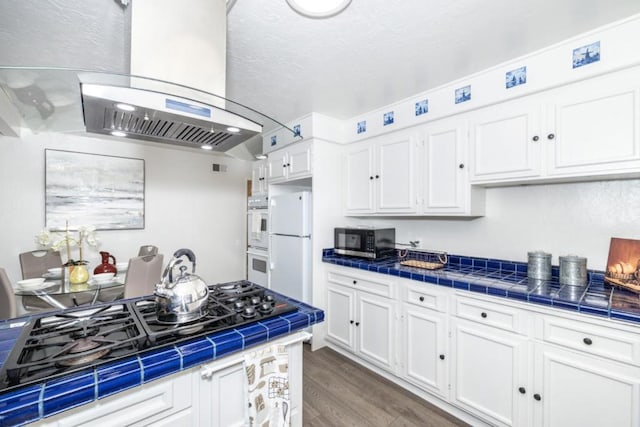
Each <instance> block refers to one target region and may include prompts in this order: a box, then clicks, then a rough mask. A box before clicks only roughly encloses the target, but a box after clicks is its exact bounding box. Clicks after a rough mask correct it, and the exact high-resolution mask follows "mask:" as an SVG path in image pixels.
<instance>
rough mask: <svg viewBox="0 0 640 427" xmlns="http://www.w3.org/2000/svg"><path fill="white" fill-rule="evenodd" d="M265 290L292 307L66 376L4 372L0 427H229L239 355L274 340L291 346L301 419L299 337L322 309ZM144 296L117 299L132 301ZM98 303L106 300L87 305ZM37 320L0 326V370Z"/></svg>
mask: <svg viewBox="0 0 640 427" xmlns="http://www.w3.org/2000/svg"><path fill="white" fill-rule="evenodd" d="M265 293H266V294H268V295H273V296H274V297H275V298H276V301H282V302H286V303H287V304H288V305H289V306H291V308H292V309H291V311H287V312H285V313H282V314H277V315H274V316H272V317H268V318H262V319H256V320H255V321H246V322H243V323H242V324H240V325H238V326H227V327H225V328H224V330H222V331H220V332H212V333H205V332H203V331H201V330H198V329H197V328H195V329H192V330H191V331H189V330H187V331H186V332H184V331H183V332H182V336H181V337H180V338H178V339H177V340H176V342H170V341H171V340H169V341H166V340H165V339H164V337H163V336H162V337H161V336H158V337H156V338H154V339H155V341H156V342H155V343H152V344H153V345H151V344H150V343H149V342H148V340H145V341H143V342H142V344H139V348H138V350H137V351H136V352H135V354H133V355H128V356H126V357H120V358H117V360H113V361H108V362H104V361H103V362H102V363H100V362H99V361H97V362H95V363H96V364H95V365H93V364H91V363H88V364H86V365H82V367H81V369H78V370H73V371H72V372H70V373H69V374H64V373H63V374H60V373H54V374H53V375H51V376H49V377H44V378H40V379H35V380H33V381H31V382H30V383H29V384H26V385H15V384H13V383H11V382H10V381H9V382H8V381H7V378H6V377H7V375H6V372H5V374H4V375H5V378H3V380H4V381H5V384H4V388H5V389H4V390H3V391H2V392H1V394H0V425H3V426H11V425H23V424H26V423H31V422H39V425H40V424H41V425H69V424H72V425H76V424H83V423H94V424H95V423H99V424H100V425H109V424H112V425H118V424H121V423H122V421H123V420H126V423H127V424H134V425H135V424H136V423H138V422H139V423H144V424H145V425H148V424H154V423H157V424H158V425H163V424H165V423H167V422H170V420H171V422H173V421H176V420H177V421H184V422H190V423H191V424H193V425H196V424H197V425H228V424H229V423H230V422H231V421H232V420H235V421H237V422H239V423H240V424H243V423H244V422H246V420H245V416H246V414H245V413H246V402H247V400H246V390H245V389H246V386H244V385H243V384H244V381H243V380H244V378H245V374H244V370H243V369H242V362H243V360H244V359H243V356H244V355H245V354H247V353H251V352H256V351H262V350H264V349H265V348H266V347H270V346H271V345H272V344H274V343H275V344H279V345H284V346H287V348H288V350H289V353H288V354H289V360H290V362H289V363H290V365H291V366H290V371H289V372H290V382H291V387H292V390H291V397H290V398H291V402H292V405H293V406H292V407H291V416H292V421H293V422H294V423H296V422H297V423H299V422H300V421H301V407H299V408H296V407H295V402H298V403H301V393H302V388H301V381H302V378H301V372H302V371H301V369H302V353H301V350H302V346H301V342H302V340H304V339H306V338H308V336H309V335H308V334H307V333H306V332H304V331H303V330H304V329H306V328H308V327H310V326H311V325H313V324H316V323H319V322H322V321H323V319H324V312H323V311H322V310H319V309H316V308H314V307H311V306H308V305H306V304H303V303H301V302H299V301H296V300H293V299H290V298H288V297H286V296H284V295H279V294H276V293H273V292H270V291H265ZM143 300H144V298H142V299H134V300H125V301H119V302H118V304H120V305H124V306H129V305H130V304H137V303H140V302H141V301H143ZM278 305H280V304H278ZM100 307H109V305H107V304H105V305H99V306H91V307H90V309H94V308H100ZM68 311H69V310H67V311H65V312H63V315H65V314H67V312H68ZM76 311H77V310H76ZM47 315H49V316H50V315H51V313H48V314H47ZM37 321H38V318H37V317H34V318H22V319H14V320H11V321H8V322H5V323H4V324H2V325H0V350H1V352H0V358H1V359H2V362H3V369H4V368H5V367H6V365H7V364H8V361H11V359H12V358H13V357H12V354H13V353H11V351H12V349H13V347H14V346H16V345H21V344H24V340H23V338H21V331H22V329H24V328H29V327H30V326H32V325H33V323H37ZM191 326H193V324H192V325H191ZM205 331H206V328H205ZM190 334H191V335H190ZM149 336H150V337H154V335H152V334H151V335H149ZM112 351H115V350H112ZM294 393H295V394H296V395H294ZM74 408H75V409H74ZM294 410H298V413H294ZM121 411H126V413H125V412H121ZM229 411H231V412H229ZM225 414H227V415H229V416H231V419H229V418H225V416H226V415H225ZM123 417H124V418H123ZM238 417H239V418H240V419H238Z"/></svg>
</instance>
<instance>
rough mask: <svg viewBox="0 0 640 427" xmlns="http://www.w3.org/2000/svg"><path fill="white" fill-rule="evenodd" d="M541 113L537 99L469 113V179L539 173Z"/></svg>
mask: <svg viewBox="0 0 640 427" xmlns="http://www.w3.org/2000/svg"><path fill="white" fill-rule="evenodd" d="M540 114H541V107H540V105H539V101H538V100H537V98H533V99H519V100H516V101H511V102H506V103H503V104H498V105H496V106H493V107H489V108H484V109H481V110H479V111H477V112H474V113H473V114H471V115H470V122H471V144H470V150H469V151H470V154H471V156H470V158H471V164H470V169H471V181H472V182H492V181H500V180H509V179H519V178H531V177H538V176H540V174H541V151H540V148H541V146H542V141H541V140H540Z"/></svg>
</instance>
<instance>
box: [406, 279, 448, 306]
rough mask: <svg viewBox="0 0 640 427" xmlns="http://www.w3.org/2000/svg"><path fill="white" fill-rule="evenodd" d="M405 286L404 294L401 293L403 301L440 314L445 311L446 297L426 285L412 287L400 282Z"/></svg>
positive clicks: (409, 284) (412, 285)
mask: <svg viewBox="0 0 640 427" xmlns="http://www.w3.org/2000/svg"><path fill="white" fill-rule="evenodd" d="M401 283H403V284H404V285H405V288H406V289H405V290H406V291H405V292H403V293H402V295H403V298H402V299H403V301H406V302H408V303H409V304H414V305H417V306H420V307H424V308H429V309H431V310H436V311H440V312H445V311H447V295H445V294H443V293H441V292H438V291H437V290H435V289H433V287H432V286H430V285H428V284H421V285H414V284H411V283H407V282H401Z"/></svg>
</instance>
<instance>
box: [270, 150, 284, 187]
mask: <svg viewBox="0 0 640 427" xmlns="http://www.w3.org/2000/svg"><path fill="white" fill-rule="evenodd" d="M286 157H287V155H286V153H285V152H284V151H276V152H274V153H270V154H269V159H268V160H267V168H268V170H269V182H270V183H275V182H280V181H284V180H285V178H286V174H287V162H286V160H287V158H286Z"/></svg>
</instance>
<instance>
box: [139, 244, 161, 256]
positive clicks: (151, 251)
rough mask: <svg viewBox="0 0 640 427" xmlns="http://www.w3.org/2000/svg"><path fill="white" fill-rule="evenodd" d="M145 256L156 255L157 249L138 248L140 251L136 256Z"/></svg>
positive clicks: (148, 247)
mask: <svg viewBox="0 0 640 427" xmlns="http://www.w3.org/2000/svg"><path fill="white" fill-rule="evenodd" d="M145 255H158V247H157V246H153V245H144V246H140V250H138V256H145Z"/></svg>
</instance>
